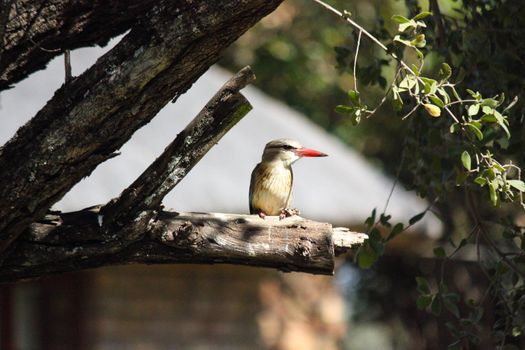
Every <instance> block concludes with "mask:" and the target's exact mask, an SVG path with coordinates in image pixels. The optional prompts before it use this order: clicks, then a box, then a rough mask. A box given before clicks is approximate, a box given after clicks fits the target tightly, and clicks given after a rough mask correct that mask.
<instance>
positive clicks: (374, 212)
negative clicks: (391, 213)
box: [365, 208, 376, 227]
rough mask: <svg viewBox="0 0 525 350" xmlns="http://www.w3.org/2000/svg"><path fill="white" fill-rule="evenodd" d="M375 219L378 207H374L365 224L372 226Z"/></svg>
mask: <svg viewBox="0 0 525 350" xmlns="http://www.w3.org/2000/svg"><path fill="white" fill-rule="evenodd" d="M375 221H376V208H374V209H373V210H372V214H370V216H369V217H367V218H366V220H365V225H367V226H368V227H372V225H373V224H374V223H375Z"/></svg>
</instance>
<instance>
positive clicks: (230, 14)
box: [0, 0, 281, 252]
mask: <svg viewBox="0 0 525 350" xmlns="http://www.w3.org/2000/svg"><path fill="white" fill-rule="evenodd" d="M280 2H281V0H254V1H242V0H228V1H221V2H210V1H204V0H200V1H180V2H176V3H174V2H173V1H167V0H165V1H161V0H159V1H157V2H156V5H155V6H153V7H152V8H151V11H150V12H149V13H148V16H147V17H146V18H144V19H143V20H142V21H141V26H140V28H139V27H137V28H134V29H132V30H131V32H130V33H129V34H127V35H126V36H125V37H124V38H123V39H122V41H121V42H120V43H119V44H118V45H117V46H116V47H115V48H113V49H112V50H111V51H110V52H108V53H107V54H106V55H104V56H102V57H101V58H100V59H99V60H98V61H97V63H96V64H95V65H93V66H92V67H91V68H90V69H89V70H87V71H86V72H85V73H84V74H82V75H81V76H79V77H77V78H74V79H73V80H72V81H71V82H69V83H68V84H66V85H64V86H63V87H62V88H61V89H59V90H58V91H57V92H56V93H55V95H54V96H53V98H52V99H51V100H50V101H49V102H48V103H47V105H46V106H45V107H44V108H43V109H42V110H41V111H40V112H38V114H37V115H36V116H35V117H34V118H33V119H32V120H31V121H30V122H29V123H28V124H26V125H25V126H24V127H22V128H20V130H18V132H17V135H16V136H15V137H14V138H13V139H11V140H10V141H9V142H8V143H7V144H6V145H5V146H4V147H3V148H0V198H2V201H1V202H0V252H2V251H4V250H5V249H6V248H7V247H8V246H9V245H10V244H11V242H13V240H15V239H16V238H17V237H18V236H19V235H20V234H21V232H23V231H24V229H25V228H27V227H28V226H29V224H30V223H32V222H34V221H36V220H38V219H39V218H41V217H42V216H43V215H44V214H45V213H46V211H47V210H48V209H49V208H50V207H51V206H52V205H53V204H54V203H55V202H57V201H58V200H59V199H60V198H61V197H62V196H63V195H64V194H65V193H66V192H67V191H69V189H71V187H73V185H74V184H76V183H77V182H78V181H80V180H81V179H82V178H83V177H85V176H87V175H89V174H90V173H91V172H92V171H93V170H94V169H95V167H96V166H97V165H98V164H100V163H101V162H103V161H105V160H107V159H108V158H110V157H111V156H113V155H114V152H115V151H116V150H118V149H119V148H120V147H121V146H122V145H123V144H124V143H125V142H126V141H127V140H128V139H129V138H130V137H131V135H132V134H133V133H134V131H136V130H137V129H138V128H140V127H142V126H143V125H144V124H146V123H148V122H149V121H150V120H151V119H152V118H153V117H154V116H155V115H156V114H157V112H158V111H159V110H160V109H161V108H162V107H163V106H164V105H165V104H166V103H167V102H168V101H170V100H171V99H173V98H174V97H175V98H176V97H177V96H180V95H181V94H182V93H184V92H185V91H186V90H187V89H189V88H190V86H191V85H192V84H193V82H194V81H195V80H196V79H197V78H198V77H199V76H200V75H202V74H203V73H204V72H205V71H206V69H208V67H209V66H210V65H211V64H213V63H214V62H215V61H216V60H217V59H218V57H219V53H220V52H221V50H222V49H223V48H225V47H227V46H228V45H229V44H230V43H231V42H232V41H233V40H235V39H236V38H237V37H239V36H240V35H241V34H242V33H243V32H244V31H246V30H247V29H248V28H249V27H251V26H252V25H253V24H255V23H256V22H257V21H258V20H259V19H260V18H262V17H263V16H265V15H266V14H268V13H269V12H271V11H272V10H274V9H275V7H277V5H278V4H279V3H280ZM4 53H5V54H6V55H7V53H6V52H4ZM6 57H7V56H4V58H3V59H7V58H6Z"/></svg>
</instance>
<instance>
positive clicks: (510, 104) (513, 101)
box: [503, 96, 518, 112]
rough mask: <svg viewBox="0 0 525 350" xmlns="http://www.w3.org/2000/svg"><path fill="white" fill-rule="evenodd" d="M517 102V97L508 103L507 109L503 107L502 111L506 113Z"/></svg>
mask: <svg viewBox="0 0 525 350" xmlns="http://www.w3.org/2000/svg"><path fill="white" fill-rule="evenodd" d="M517 102H518V96H516V97H514V99H513V100H512V102H511V103H509V105H508V106H507V107H505V109H504V110H503V112H506V111H508V110H509V109H511V108H512V107H514V105H515V104H516V103H517Z"/></svg>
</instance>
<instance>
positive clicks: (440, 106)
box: [428, 96, 445, 108]
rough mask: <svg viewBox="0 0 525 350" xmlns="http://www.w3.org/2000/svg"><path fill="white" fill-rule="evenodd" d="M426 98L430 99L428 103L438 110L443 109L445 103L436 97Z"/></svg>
mask: <svg viewBox="0 0 525 350" xmlns="http://www.w3.org/2000/svg"><path fill="white" fill-rule="evenodd" d="M428 98H429V99H430V101H432V103H433V104H435V105H436V106H438V107H439V108H444V107H445V103H443V101H441V99H440V98H439V97H437V96H428Z"/></svg>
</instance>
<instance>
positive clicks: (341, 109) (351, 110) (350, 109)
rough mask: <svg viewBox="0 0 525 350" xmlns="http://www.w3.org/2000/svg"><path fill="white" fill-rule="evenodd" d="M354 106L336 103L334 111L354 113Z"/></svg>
mask: <svg viewBox="0 0 525 350" xmlns="http://www.w3.org/2000/svg"><path fill="white" fill-rule="evenodd" d="M355 110H356V108H355V107H351V106H346V105H337V106H335V111H336V112H337V113H339V114H347V115H348V114H354V113H355Z"/></svg>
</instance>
